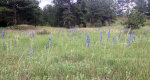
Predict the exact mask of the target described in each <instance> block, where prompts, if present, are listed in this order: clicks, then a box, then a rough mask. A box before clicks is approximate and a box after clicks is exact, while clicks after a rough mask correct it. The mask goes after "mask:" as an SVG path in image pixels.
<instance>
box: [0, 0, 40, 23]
mask: <svg viewBox="0 0 150 80" xmlns="http://www.w3.org/2000/svg"><path fill="white" fill-rule="evenodd" d="M38 4H39V3H38V1H36V0H1V2H0V16H1V18H2V19H0V25H1V26H9V25H12V24H14V25H16V24H21V23H26V24H31V23H32V24H36V23H38V21H39V20H40V19H39V18H40V16H41V10H40V8H39V6H38ZM3 17H4V18H5V19H3Z"/></svg>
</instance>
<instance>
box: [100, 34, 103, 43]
mask: <svg viewBox="0 0 150 80" xmlns="http://www.w3.org/2000/svg"><path fill="white" fill-rule="evenodd" d="M102 40H103V32H101V40H100V41H101V42H102Z"/></svg>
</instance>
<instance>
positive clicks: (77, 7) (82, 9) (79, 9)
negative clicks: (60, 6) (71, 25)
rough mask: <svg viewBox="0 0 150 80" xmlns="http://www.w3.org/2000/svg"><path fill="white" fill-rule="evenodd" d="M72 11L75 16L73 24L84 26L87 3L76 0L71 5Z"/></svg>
mask: <svg viewBox="0 0 150 80" xmlns="http://www.w3.org/2000/svg"><path fill="white" fill-rule="evenodd" d="M73 13H74V16H76V17H75V22H76V23H75V24H77V25H79V27H80V25H81V24H83V26H84V27H86V15H87V5H86V2H85V1H84V0H77V3H76V4H74V6H73Z"/></svg>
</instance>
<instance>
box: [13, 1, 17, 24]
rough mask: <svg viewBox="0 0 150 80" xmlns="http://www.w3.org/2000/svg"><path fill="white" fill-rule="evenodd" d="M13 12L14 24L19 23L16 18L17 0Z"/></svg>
mask: <svg viewBox="0 0 150 80" xmlns="http://www.w3.org/2000/svg"><path fill="white" fill-rule="evenodd" d="M13 12H14V16H13V22H14V26H16V24H17V20H16V15H17V12H16V1H15V2H14V5H13Z"/></svg>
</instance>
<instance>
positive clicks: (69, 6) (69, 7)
mask: <svg viewBox="0 0 150 80" xmlns="http://www.w3.org/2000/svg"><path fill="white" fill-rule="evenodd" d="M70 9H71V3H70V0H68V11H69V12H70ZM69 15H70V14H69ZM68 26H69V28H71V21H70V20H68Z"/></svg>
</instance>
